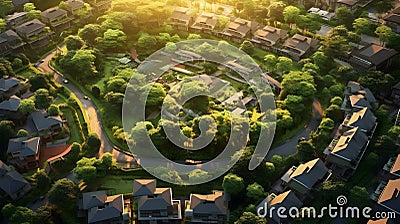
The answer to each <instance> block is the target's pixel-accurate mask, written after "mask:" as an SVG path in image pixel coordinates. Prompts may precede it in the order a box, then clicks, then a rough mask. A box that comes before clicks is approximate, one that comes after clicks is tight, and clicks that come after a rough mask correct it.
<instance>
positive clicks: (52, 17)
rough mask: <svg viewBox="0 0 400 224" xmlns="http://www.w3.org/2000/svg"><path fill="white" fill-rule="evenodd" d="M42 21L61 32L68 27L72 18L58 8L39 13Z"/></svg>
mask: <svg viewBox="0 0 400 224" xmlns="http://www.w3.org/2000/svg"><path fill="white" fill-rule="evenodd" d="M41 16H42V21H43V22H44V23H46V24H47V25H49V26H50V27H51V28H52V29H54V30H62V29H66V28H68V27H70V25H71V23H70V22H71V20H72V18H69V17H68V12H67V11H65V10H64V9H60V8H59V7H53V8H49V9H46V10H45V11H43V12H42V13H41Z"/></svg>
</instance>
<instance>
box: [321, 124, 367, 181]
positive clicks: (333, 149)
mask: <svg viewBox="0 0 400 224" xmlns="http://www.w3.org/2000/svg"><path fill="white" fill-rule="evenodd" d="M368 144H369V140H368V137H367V136H366V135H365V133H364V132H363V131H362V130H361V128H359V127H355V128H352V129H350V130H348V131H346V132H344V133H343V134H341V135H340V137H339V139H336V138H335V139H334V140H333V141H332V142H331V144H330V145H329V146H328V147H327V148H326V149H325V151H324V154H325V155H326V163H327V167H329V168H330V169H331V170H332V173H333V174H335V175H337V176H340V177H342V178H344V179H347V178H348V177H350V176H351V175H352V174H353V172H354V171H355V170H356V169H357V167H358V164H359V162H360V161H361V159H362V157H363V156H364V153H365V150H366V148H367V146H368Z"/></svg>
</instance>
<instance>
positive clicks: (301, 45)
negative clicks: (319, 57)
mask: <svg viewBox="0 0 400 224" xmlns="http://www.w3.org/2000/svg"><path fill="white" fill-rule="evenodd" d="M318 43H319V41H318V40H316V39H313V38H311V37H305V36H302V35H300V34H295V35H294V36H293V37H291V38H289V39H287V40H286V41H285V43H284V45H285V46H287V47H290V48H293V49H296V50H298V51H300V52H301V53H302V54H304V53H305V52H307V51H308V50H309V49H310V48H314V47H316V46H317V45H318Z"/></svg>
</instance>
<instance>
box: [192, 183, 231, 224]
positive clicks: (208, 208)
mask: <svg viewBox="0 0 400 224" xmlns="http://www.w3.org/2000/svg"><path fill="white" fill-rule="evenodd" d="M185 216H186V223H226V221H227V220H228V218H229V210H228V201H227V199H226V195H225V194H224V192H223V191H214V192H213V193H212V194H206V195H202V194H190V200H186V201H185Z"/></svg>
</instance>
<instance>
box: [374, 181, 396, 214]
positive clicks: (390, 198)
mask: <svg viewBox="0 0 400 224" xmlns="http://www.w3.org/2000/svg"><path fill="white" fill-rule="evenodd" d="M377 203H378V204H379V205H380V206H382V207H383V208H386V209H388V210H390V211H392V212H395V213H396V214H397V215H400V178H398V179H395V180H389V181H388V182H387V184H386V185H385V187H384V189H383V191H382V192H381V194H380V195H379V198H378V200H377Z"/></svg>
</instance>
